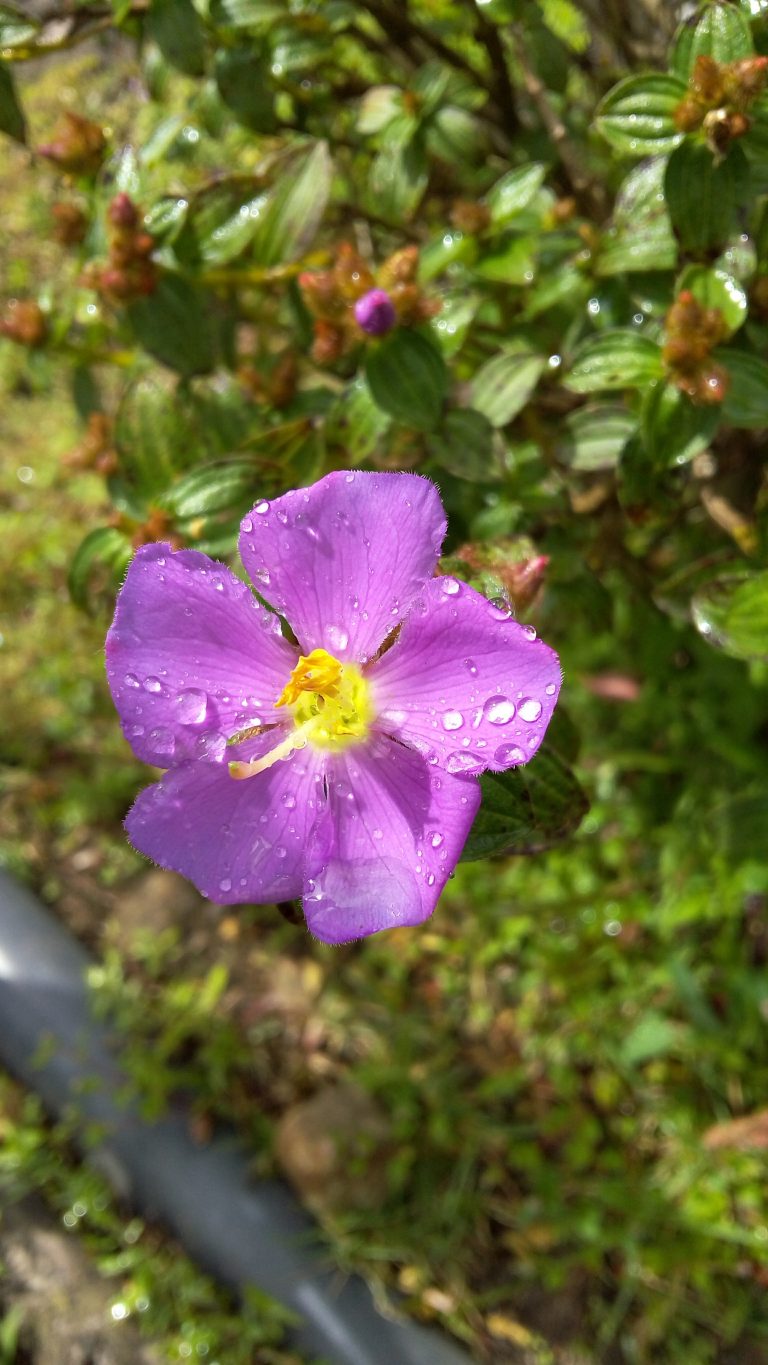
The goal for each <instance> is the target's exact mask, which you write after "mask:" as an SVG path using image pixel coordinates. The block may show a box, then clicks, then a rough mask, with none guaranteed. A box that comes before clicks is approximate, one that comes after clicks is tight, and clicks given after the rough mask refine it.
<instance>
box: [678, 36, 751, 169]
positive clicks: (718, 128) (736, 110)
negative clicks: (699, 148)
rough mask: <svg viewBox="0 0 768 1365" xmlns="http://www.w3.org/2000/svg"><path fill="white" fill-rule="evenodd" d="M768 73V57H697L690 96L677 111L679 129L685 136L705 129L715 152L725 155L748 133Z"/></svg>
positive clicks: (708, 140) (686, 97) (689, 87)
mask: <svg viewBox="0 0 768 1365" xmlns="http://www.w3.org/2000/svg"><path fill="white" fill-rule="evenodd" d="M767 74H768V57H742V58H741V60H740V61H737V62H716V61H715V60H714V58H712V57H703V56H702V57H697V58H696V62H695V65H694V68H693V73H692V75H691V79H690V82H689V86H688V94H687V95H686V96H685V98H684V99H682V100H681V101H680V103H679V104H678V106H677V108H676V110H675V124H676V126H677V127H678V128H679V129H680V131H681V132H682V133H694V132H696V131H698V129H699V128H702V129H703V130H704V133H705V136H706V139H707V142H708V143H709V145H710V147H711V148H712V150H713V152H716V153H719V154H720V155H722V154H723V153H724V152H725V151H727V149H728V147H729V146H730V144H731V142H733V140H734V139H735V138H739V137H743V136H744V134H745V133H748V132H749V129H750V127H751V121H750V119H749V117H748V111H749V109H750V107H751V105H752V104H753V102H754V101H755V99H757V97H758V95H760V94H762V92H763V89H764V87H765V82H766V75H767Z"/></svg>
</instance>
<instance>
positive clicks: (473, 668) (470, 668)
mask: <svg viewBox="0 0 768 1365" xmlns="http://www.w3.org/2000/svg"><path fill="white" fill-rule="evenodd" d="M464 667H465V668H466V670H467V672H468V673H471V675H472V677H473V678H476V677H477V664H476V663H475V661H474V659H465V660H464Z"/></svg>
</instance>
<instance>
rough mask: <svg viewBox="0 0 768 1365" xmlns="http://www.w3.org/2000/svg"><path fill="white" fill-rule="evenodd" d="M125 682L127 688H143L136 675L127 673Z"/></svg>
mask: <svg viewBox="0 0 768 1365" xmlns="http://www.w3.org/2000/svg"><path fill="white" fill-rule="evenodd" d="M123 681H124V683H125V685H126V687H141V683H140V682H139V680H138V678H137V677H136V674H135V673H126V675H125V678H124V679H123Z"/></svg>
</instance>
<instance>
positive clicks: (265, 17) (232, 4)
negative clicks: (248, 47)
mask: <svg viewBox="0 0 768 1365" xmlns="http://www.w3.org/2000/svg"><path fill="white" fill-rule="evenodd" d="M209 9H210V17H211V20H212V22H213V23H214V24H221V25H224V26H229V27H230V28H245V29H252V30H253V31H254V32H257V33H263V32H265V31H267V30H269V29H270V28H271V27H272V25H273V24H274V23H275V22H276V21H277V20H279V19H283V18H284V17H285V6H284V5H281V4H276V3H275V0H211V3H210V7H209ZM203 17H205V16H203Z"/></svg>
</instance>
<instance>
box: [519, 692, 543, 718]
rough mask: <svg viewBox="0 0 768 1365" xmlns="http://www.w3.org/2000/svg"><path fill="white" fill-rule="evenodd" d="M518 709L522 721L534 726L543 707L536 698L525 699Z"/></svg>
mask: <svg viewBox="0 0 768 1365" xmlns="http://www.w3.org/2000/svg"><path fill="white" fill-rule="evenodd" d="M517 709H518V713H519V715H520V719H521V720H525V721H527V722H528V724H529V725H532V724H533V722H534V721H535V720H538V719H539V716H540V715H541V711H542V706H541V702H540V701H536V700H535V698H534V697H525V698H524V699H523V701H521V703H520V705H519V706H518V708H517Z"/></svg>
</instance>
